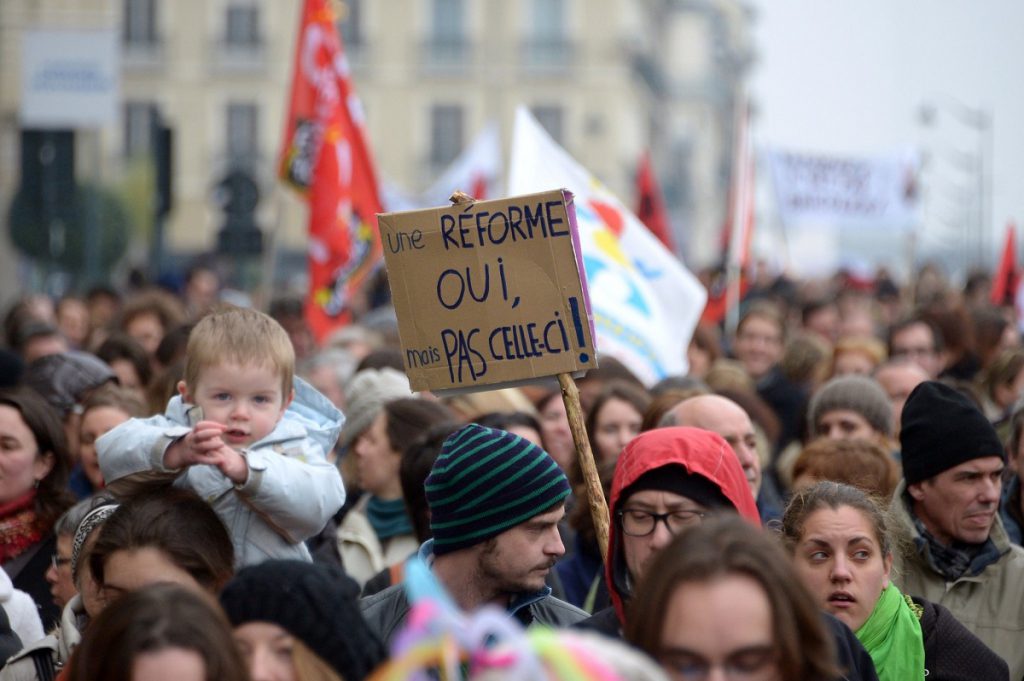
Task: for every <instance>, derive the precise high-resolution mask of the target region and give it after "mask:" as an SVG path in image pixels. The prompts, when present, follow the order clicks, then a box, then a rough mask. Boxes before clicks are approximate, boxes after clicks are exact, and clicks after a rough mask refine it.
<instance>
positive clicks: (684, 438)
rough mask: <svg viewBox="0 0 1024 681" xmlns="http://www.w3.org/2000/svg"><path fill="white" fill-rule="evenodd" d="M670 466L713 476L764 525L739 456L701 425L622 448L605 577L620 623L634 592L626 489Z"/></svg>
mask: <svg viewBox="0 0 1024 681" xmlns="http://www.w3.org/2000/svg"><path fill="white" fill-rule="evenodd" d="M671 465H679V466H682V467H683V468H685V469H686V471H687V472H688V473H690V474H696V475H701V476H703V477H705V478H707V479H708V480H710V481H711V482H712V483H714V484H715V485H716V486H717V487H718V488H719V489H720V490H721V492H722V495H723V496H724V497H725V498H726V499H728V500H729V501H730V502H732V505H733V506H734V507H735V508H736V510H737V512H739V514H740V515H741V516H742V517H744V518H746V519H747V520H748V521H750V522H751V523H753V524H754V525H757V526H758V527H760V526H761V516H760V515H759V514H758V511H757V504H756V503H755V502H754V497H753V495H752V494H751V493H750V487H749V486H748V485H747V478H746V477H745V476H744V475H743V469H742V468H741V467H740V462H739V459H737V458H736V454H735V453H734V452H733V451H732V448H731V447H730V446H729V445H728V443H726V441H725V440H723V439H722V438H721V436H719V435H716V434H715V433H711V432H710V431H706V430H699V429H697V428H658V429H656V430H652V431H648V432H646V433H644V434H643V435H642V436H641V437H639V438H636V439H634V440H633V441H632V442H630V443H629V444H628V445H626V447H625V449H623V450H622V454H621V455H619V459H618V461H617V462H616V464H615V475H614V477H613V478H612V493H611V502H610V504H609V509H608V510H609V512H610V514H611V522H610V523H609V528H608V560H606V561H605V580H606V581H607V583H608V591H609V595H610V596H611V600H612V605H614V606H615V612H616V613H617V614H618V616H619V621H620V622H625V601H626V600H628V598H629V596H630V593H631V590H632V587H631V586H630V577H629V573H628V570H627V568H626V555H625V553H624V552H623V550H622V528H621V526H620V525H619V523H618V522H617V521H616V518H617V515H616V514H617V513H618V511H619V508H620V507H621V504H622V492H623V490H625V489H626V488H627V487H629V486H630V485H632V484H633V483H634V482H636V481H637V479H639V478H640V476H641V475H643V474H644V473H646V472H647V471H650V470H654V469H655V468H661V467H663V466H671Z"/></svg>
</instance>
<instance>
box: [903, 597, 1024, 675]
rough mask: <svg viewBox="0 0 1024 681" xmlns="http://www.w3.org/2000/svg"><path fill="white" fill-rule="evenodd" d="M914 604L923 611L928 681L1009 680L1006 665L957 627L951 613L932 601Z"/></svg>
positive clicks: (957, 621)
mask: <svg viewBox="0 0 1024 681" xmlns="http://www.w3.org/2000/svg"><path fill="white" fill-rule="evenodd" d="M914 602H915V603H917V604H918V605H920V606H921V607H922V608H923V609H924V612H923V613H922V614H921V634H922V635H923V637H924V666H925V669H927V670H928V677H927V678H928V681H981V680H982V679H984V681H1007V680H1008V679H1009V678H1010V668H1009V667H1008V666H1007V664H1006V661H1005V660H1004V659H1003V658H1001V657H999V656H998V655H996V654H995V653H994V652H992V650H991V649H990V648H989V647H988V646H986V645H985V644H984V643H982V642H981V640H980V639H978V637H977V636H975V635H974V634H972V633H971V632H970V631H968V630H967V628H966V627H965V626H964V625H962V624H960V621H959V620H957V619H956V617H954V616H953V613H951V612H950V611H949V610H947V609H946V608H944V607H943V606H941V605H939V604H938V603H932V602H931V601H926V600H922V599H919V598H915V599H914ZM1021 645H1024V639H1022V640H1021Z"/></svg>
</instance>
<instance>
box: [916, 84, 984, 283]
mask: <svg viewBox="0 0 1024 681" xmlns="http://www.w3.org/2000/svg"><path fill="white" fill-rule="evenodd" d="M940 109H941V110H942V111H944V112H946V113H947V114H949V115H950V116H952V117H953V118H954V119H956V120H957V121H958V122H959V123H960V124H961V125H964V126H966V127H968V128H970V129H972V130H973V131H974V132H975V133H976V135H977V151H976V152H975V154H974V156H975V158H974V160H975V164H974V165H975V175H976V179H977V183H978V189H977V191H978V199H977V212H978V214H977V230H978V231H977V247H978V253H977V259H978V263H979V264H984V263H985V260H986V253H987V243H986V242H987V237H988V232H989V227H990V226H989V219H990V218H989V215H990V210H989V202H990V201H991V183H992V172H991V167H992V154H993V147H992V113H991V112H990V111H987V110H986V109H984V108H982V107H977V108H975V107H971V106H969V105H967V104H965V103H964V102H962V101H961V100H959V99H957V98H956V97H954V96H952V95H949V94H945V93H937V94H934V95H931V96H930V97H929V98H928V99H926V100H925V101H924V102H922V103H921V104H920V105H919V107H918V121H919V122H920V123H921V125H923V126H927V127H930V126H932V125H934V124H935V121H936V119H937V117H938V112H939V110H940ZM965 245H966V244H965Z"/></svg>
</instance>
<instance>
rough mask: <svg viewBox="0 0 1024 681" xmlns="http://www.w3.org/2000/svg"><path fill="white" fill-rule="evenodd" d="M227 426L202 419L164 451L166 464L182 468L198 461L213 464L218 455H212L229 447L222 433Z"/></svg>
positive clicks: (170, 466)
mask: <svg viewBox="0 0 1024 681" xmlns="http://www.w3.org/2000/svg"><path fill="white" fill-rule="evenodd" d="M225 430H227V427H226V426H224V425H221V424H220V423H216V422H214V421H200V422H199V423H197V424H196V425H195V426H194V427H193V428H192V430H190V431H189V432H188V433H186V435H185V437H183V438H181V439H179V440H177V441H176V442H174V443H173V444H172V445H171V446H170V447H168V448H167V451H166V452H164V466H166V467H167V468H182V467H185V466H193V465H195V464H197V463H206V464H213V463H215V459H216V457H212V456H211V455H212V454H213V453H215V452H218V451H220V450H221V449H223V448H225V447H227V445H225V444H224V440H222V439H221V437H220V436H221V433H223V432H224V431H225Z"/></svg>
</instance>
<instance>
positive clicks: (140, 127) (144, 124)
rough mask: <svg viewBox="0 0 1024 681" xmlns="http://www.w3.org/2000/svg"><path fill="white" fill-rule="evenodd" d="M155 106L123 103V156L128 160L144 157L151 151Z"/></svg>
mask: <svg viewBox="0 0 1024 681" xmlns="http://www.w3.org/2000/svg"><path fill="white" fill-rule="evenodd" d="M155 123H156V105H154V104H153V103H151V102H125V105H124V155H125V156H126V157H128V158H134V157H137V156H146V155H148V154H150V153H152V150H153V125H154V124H155Z"/></svg>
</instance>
